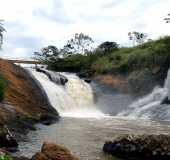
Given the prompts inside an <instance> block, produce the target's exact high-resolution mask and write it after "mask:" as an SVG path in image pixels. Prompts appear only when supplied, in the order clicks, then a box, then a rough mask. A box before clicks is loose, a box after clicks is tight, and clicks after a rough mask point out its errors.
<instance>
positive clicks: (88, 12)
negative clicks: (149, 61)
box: [0, 0, 170, 57]
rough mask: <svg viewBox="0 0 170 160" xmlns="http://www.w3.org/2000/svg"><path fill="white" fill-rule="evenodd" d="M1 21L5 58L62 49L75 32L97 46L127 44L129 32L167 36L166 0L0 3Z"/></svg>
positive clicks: (8, 0)
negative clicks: (49, 47)
mask: <svg viewBox="0 0 170 160" xmlns="http://www.w3.org/2000/svg"><path fill="white" fill-rule="evenodd" d="M0 2H1V6H0V15H1V17H0V19H4V20H5V27H6V29H7V33H5V41H4V46H3V54H4V55H5V56H13V57H18V56H31V55H32V53H33V52H34V51H37V50H39V49H40V48H41V47H43V46H45V45H48V44H54V45H57V46H58V47H62V45H64V44H65V42H66V41H67V39H69V38H70V37H71V36H72V35H73V34H74V33H75V32H84V33H86V34H89V35H90V36H91V37H92V38H93V39H94V40H95V41H96V42H97V43H100V42H102V41H106V40H110V41H116V42H118V43H121V44H125V43H128V38H127V33H128V32H129V31H134V30H136V31H141V32H146V33H148V34H149V36H150V38H157V37H159V36H161V35H167V34H170V29H169V28H170V26H169V25H168V24H166V23H165V22H164V21H163V19H164V18H165V16H166V15H167V14H168V13H169V11H170V10H169V6H170V1H169V0H164V1H162V0H150V1H148V0H121V1H120V0H105V1H103V0H5V1H4V0H0Z"/></svg>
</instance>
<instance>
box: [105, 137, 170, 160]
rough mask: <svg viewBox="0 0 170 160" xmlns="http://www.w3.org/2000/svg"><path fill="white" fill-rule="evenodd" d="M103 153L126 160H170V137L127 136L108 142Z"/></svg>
mask: <svg viewBox="0 0 170 160" xmlns="http://www.w3.org/2000/svg"><path fill="white" fill-rule="evenodd" d="M103 151H104V152H105V153H109V154H112V155H114V156H118V157H121V158H126V159H130V158H135V159H138V158H140V159H147V160H169V159H170V136H168V135H140V136H135V135H125V136H122V137H119V138H116V139H115V140H114V141H109V142H106V143H105V144H104V146H103Z"/></svg>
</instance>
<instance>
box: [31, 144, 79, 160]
mask: <svg viewBox="0 0 170 160" xmlns="http://www.w3.org/2000/svg"><path fill="white" fill-rule="evenodd" d="M31 160H79V158H77V157H75V156H73V155H72V154H71V152H70V151H69V150H68V149H67V148H65V147H63V146H60V145H56V144H51V143H44V144H43V146H42V148H41V152H38V153H36V154H35V155H34V156H33V157H32V159H31Z"/></svg>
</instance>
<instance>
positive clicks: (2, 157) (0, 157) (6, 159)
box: [0, 155, 12, 160]
mask: <svg viewBox="0 0 170 160" xmlns="http://www.w3.org/2000/svg"><path fill="white" fill-rule="evenodd" d="M0 160H12V158H11V157H10V156H8V155H0Z"/></svg>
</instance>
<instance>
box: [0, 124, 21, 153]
mask: <svg viewBox="0 0 170 160" xmlns="http://www.w3.org/2000/svg"><path fill="white" fill-rule="evenodd" d="M0 147H4V148H6V149H7V150H9V151H16V150H17V147H18V143H17V141H16V140H15V138H14V137H13V135H12V134H11V132H10V131H9V129H8V127H7V126H3V127H1V128H0Z"/></svg>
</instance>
